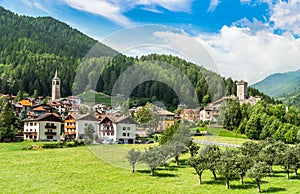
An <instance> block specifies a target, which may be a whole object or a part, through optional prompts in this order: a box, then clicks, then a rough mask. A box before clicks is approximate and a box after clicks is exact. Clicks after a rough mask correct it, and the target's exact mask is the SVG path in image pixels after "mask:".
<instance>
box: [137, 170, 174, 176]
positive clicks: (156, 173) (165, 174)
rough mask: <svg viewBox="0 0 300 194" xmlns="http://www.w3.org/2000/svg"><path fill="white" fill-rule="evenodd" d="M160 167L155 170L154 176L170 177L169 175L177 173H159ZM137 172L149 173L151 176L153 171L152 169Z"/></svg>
mask: <svg viewBox="0 0 300 194" xmlns="http://www.w3.org/2000/svg"><path fill="white" fill-rule="evenodd" d="M158 170H159V169H155V171H154V177H162V178H164V177H165V178H168V177H176V176H177V175H175V174H170V173H158ZM136 172H139V173H143V174H148V175H149V176H151V171H150V170H137V171H136Z"/></svg>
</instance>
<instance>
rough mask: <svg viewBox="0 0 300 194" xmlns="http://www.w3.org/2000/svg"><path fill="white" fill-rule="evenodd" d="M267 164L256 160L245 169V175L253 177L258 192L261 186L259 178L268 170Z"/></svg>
mask: <svg viewBox="0 0 300 194" xmlns="http://www.w3.org/2000/svg"><path fill="white" fill-rule="evenodd" d="M268 169H269V167H268V165H267V164H266V163H265V162H256V163H254V165H253V166H252V167H251V168H250V169H249V170H248V171H247V176H248V177H249V178H254V179H255V182H256V184H257V191H258V192H259V193H260V192H261V188H260V184H261V179H262V178H263V177H265V176H266V174H267V172H268Z"/></svg>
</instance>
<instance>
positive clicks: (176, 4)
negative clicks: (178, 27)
mask: <svg viewBox="0 0 300 194" xmlns="http://www.w3.org/2000/svg"><path fill="white" fill-rule="evenodd" d="M136 4H137V5H144V6H149V5H152V6H161V7H163V8H165V9H167V10H169V11H173V12H190V11H191V4H192V0H138V1H137V2H136Z"/></svg>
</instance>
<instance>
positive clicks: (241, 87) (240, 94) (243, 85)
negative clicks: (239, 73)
mask: <svg viewBox="0 0 300 194" xmlns="http://www.w3.org/2000/svg"><path fill="white" fill-rule="evenodd" d="M236 86H237V88H236V93H237V94H236V96H237V98H238V100H245V99H247V98H248V83H247V82H245V81H244V80H241V81H238V82H237V83H236Z"/></svg>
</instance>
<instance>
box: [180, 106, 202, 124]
mask: <svg viewBox="0 0 300 194" xmlns="http://www.w3.org/2000/svg"><path fill="white" fill-rule="evenodd" d="M180 116H181V118H182V119H183V120H185V121H189V122H199V121H200V109H182V110H181V112H180Z"/></svg>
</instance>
